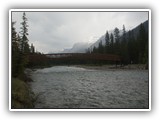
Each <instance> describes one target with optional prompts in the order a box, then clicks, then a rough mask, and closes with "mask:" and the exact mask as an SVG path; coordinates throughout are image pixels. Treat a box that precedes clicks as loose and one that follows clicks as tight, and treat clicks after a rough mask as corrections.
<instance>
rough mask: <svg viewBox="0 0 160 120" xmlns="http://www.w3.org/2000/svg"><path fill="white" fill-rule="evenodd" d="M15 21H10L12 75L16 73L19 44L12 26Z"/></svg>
mask: <svg viewBox="0 0 160 120" xmlns="http://www.w3.org/2000/svg"><path fill="white" fill-rule="evenodd" d="M14 25H15V22H12V26H11V27H12V32H11V33H12V35H11V39H12V76H13V77H16V76H17V74H18V57H19V54H18V53H19V46H18V38H17V32H16V29H15V27H14Z"/></svg>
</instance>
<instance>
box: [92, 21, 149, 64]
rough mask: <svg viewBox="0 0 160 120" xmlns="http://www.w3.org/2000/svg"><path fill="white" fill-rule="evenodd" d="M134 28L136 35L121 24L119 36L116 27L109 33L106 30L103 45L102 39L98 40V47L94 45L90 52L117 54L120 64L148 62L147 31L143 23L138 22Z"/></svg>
mask: <svg viewBox="0 0 160 120" xmlns="http://www.w3.org/2000/svg"><path fill="white" fill-rule="evenodd" d="M136 30H137V31H136V32H137V33H138V34H136V35H135V33H134V32H135V31H133V30H132V31H128V32H126V29H125V26H124V25H123V28H122V35H121V36H120V32H119V29H118V28H117V27H116V28H115V29H114V33H111V34H109V33H108V31H107V32H106V35H105V42H106V44H105V45H104V46H103V45H102V41H100V43H99V46H98V48H96V47H94V48H93V50H92V51H91V53H105V54H115V55H119V56H121V62H122V64H128V63H135V64H141V63H142V64H148V33H147V31H146V30H145V27H144V24H140V26H139V27H138V29H136ZM113 34H114V35H113ZM102 51H103V52H102Z"/></svg>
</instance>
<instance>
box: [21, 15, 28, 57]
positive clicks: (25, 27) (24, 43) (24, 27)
mask: <svg viewBox="0 0 160 120" xmlns="http://www.w3.org/2000/svg"><path fill="white" fill-rule="evenodd" d="M22 19H23V21H22V22H21V25H22V27H20V29H21V31H20V34H21V45H20V50H21V52H22V53H25V54H26V53H28V52H29V44H28V41H29V40H28V37H27V36H28V23H27V21H28V20H27V17H26V14H25V12H24V13H23V16H22Z"/></svg>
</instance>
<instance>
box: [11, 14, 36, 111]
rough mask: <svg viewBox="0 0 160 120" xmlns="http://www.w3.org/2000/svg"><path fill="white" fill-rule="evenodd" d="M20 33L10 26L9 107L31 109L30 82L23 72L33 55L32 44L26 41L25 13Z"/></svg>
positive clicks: (32, 99)
mask: <svg viewBox="0 0 160 120" xmlns="http://www.w3.org/2000/svg"><path fill="white" fill-rule="evenodd" d="M22 20H23V21H22V22H21V27H20V30H21V31H20V32H19V33H17V31H16V28H15V24H16V22H13V21H12V24H11V45H12V46H11V48H12V52H11V57H12V58H11V62H12V66H11V71H12V72H11V75H12V81H11V107H12V108H16V109H17V108H33V106H34V104H33V103H34V100H35V99H34V95H33V93H32V92H31V90H30V88H29V86H28V84H27V82H28V81H31V79H29V78H28V76H27V75H25V73H24V70H25V68H26V67H27V65H28V62H29V59H28V57H29V55H30V54H35V48H34V46H33V44H31V45H29V43H28V42H29V39H28V20H27V17H26V14H25V12H24V13H23V16H22Z"/></svg>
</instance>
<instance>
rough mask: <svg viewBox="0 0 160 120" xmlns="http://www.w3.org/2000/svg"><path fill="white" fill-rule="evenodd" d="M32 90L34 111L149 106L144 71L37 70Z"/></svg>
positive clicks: (71, 67) (69, 68)
mask: <svg viewBox="0 0 160 120" xmlns="http://www.w3.org/2000/svg"><path fill="white" fill-rule="evenodd" d="M31 77H32V79H33V82H32V83H31V88H32V90H33V92H34V93H35V94H36V95H38V100H37V102H36V104H35V108H43V109H46V108H52V109H56V108H97V109H98V108H105V109H110V108H115V109H119V108H121V109H125V108H127V109H132V108H134V109H138V108H140V109H141V108H143V109H145V108H148V107H149V78H148V71H147V70H121V69H116V70H113V69H108V70H93V69H84V68H80V67H74V66H55V67H50V68H44V69H36V70H35V71H34V72H33V73H32V75H31Z"/></svg>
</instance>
